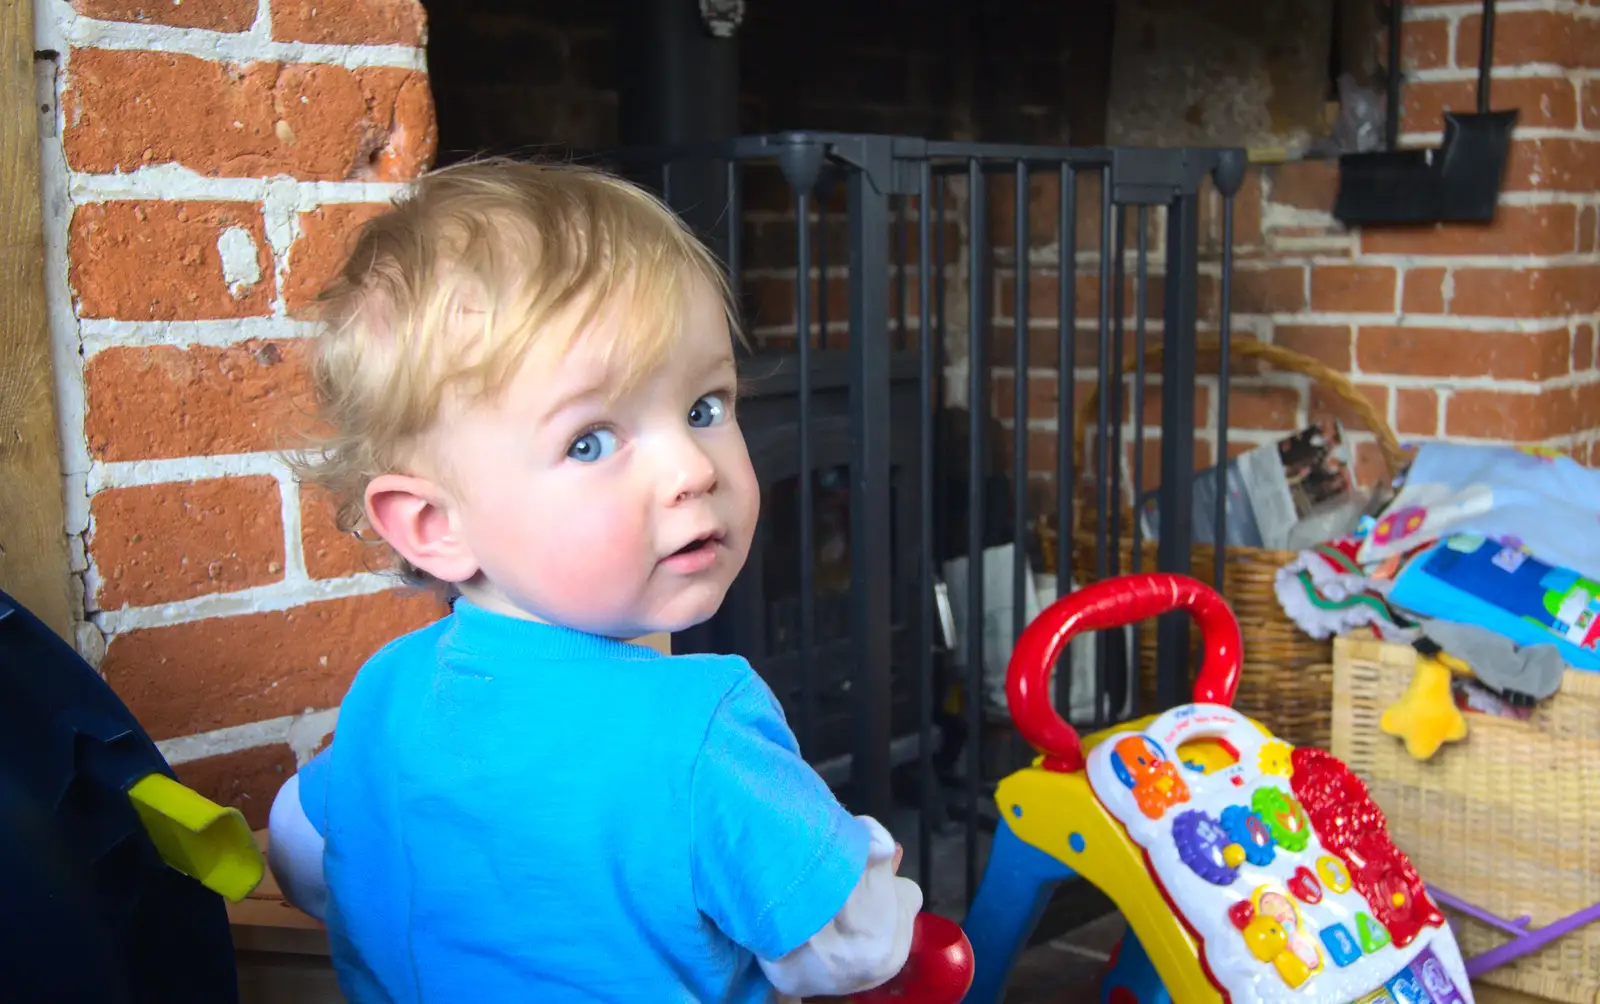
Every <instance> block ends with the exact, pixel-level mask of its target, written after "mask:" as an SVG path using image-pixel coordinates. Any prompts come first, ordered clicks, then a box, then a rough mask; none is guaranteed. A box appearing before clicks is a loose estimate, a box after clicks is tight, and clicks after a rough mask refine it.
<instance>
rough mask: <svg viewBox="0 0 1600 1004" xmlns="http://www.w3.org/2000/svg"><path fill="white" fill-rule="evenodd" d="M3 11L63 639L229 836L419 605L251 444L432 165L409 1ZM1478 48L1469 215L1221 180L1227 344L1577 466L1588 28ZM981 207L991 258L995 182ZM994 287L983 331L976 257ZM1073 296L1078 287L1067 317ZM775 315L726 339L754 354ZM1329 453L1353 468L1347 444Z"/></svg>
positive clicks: (167, 1) (288, 407)
mask: <svg viewBox="0 0 1600 1004" xmlns="http://www.w3.org/2000/svg"><path fill="white" fill-rule="evenodd" d="M1476 9H1477V5H1476V4H1475V3H1438V2H1413V3H1412V4H1411V5H1410V8H1409V13H1408V22H1407V25H1406V36H1407V37H1406V39H1405V51H1406V53H1407V55H1408V64H1409V66H1408V69H1409V70H1410V71H1411V74H1412V79H1411V80H1410V82H1409V83H1408V86H1407V90H1406V108H1405V122H1404V137H1403V138H1404V141H1405V142H1406V143H1407V144H1411V145H1415V144H1424V143H1436V142H1437V141H1438V136H1437V130H1438V128H1439V112H1440V110H1441V109H1442V108H1444V107H1453V108H1470V106H1471V103H1472V94H1473V91H1472V83H1471V80H1472V77H1473V62H1474V60H1475V57H1476V52H1477V41H1476V39H1477V31H1478V17H1477V14H1476ZM35 10H36V34H37V36H38V45H37V48H38V49H40V50H42V51H48V52H53V53H56V54H57V60H58V64H57V72H56V77H55V90H54V93H55V95H56V96H57V99H58V104H57V107H56V108H55V109H53V110H51V111H49V112H48V113H47V114H46V116H45V118H44V119H43V120H42V122H43V125H42V127H41V155H42V170H43V186H44V198H45V221H46V244H47V249H48V252H49V267H48V272H47V282H48V296H49V305H50V318H51V328H52V333H53V341H54V348H55V361H56V368H57V374H56V393H57V405H58V410H59V413H60V430H61V438H62V442H63V444H64V445H63V453H64V456H63V463H64V470H65V472H66V477H65V496H66V504H67V514H68V526H67V533H68V535H69V536H70V539H71V552H72V560H73V571H74V573H75V577H76V581H77V584H78V587H79V590H80V592H79V599H80V600H81V609H79V610H78V611H77V615H78V619H77V623H76V642H77V645H78V647H79V649H80V651H82V652H83V653H84V654H85V656H87V657H88V658H89V659H90V660H91V661H93V662H95V663H96V664H98V665H99V666H100V668H101V670H102V671H103V672H104V674H105V676H106V679H107V680H108V681H109V682H110V683H111V685H112V686H113V687H114V688H115V689H116V690H117V692H118V693H119V694H121V695H122V697H123V698H124V699H125V700H126V701H127V703H128V704H129V706H130V707H131V708H132V710H133V712H134V713H135V714H136V715H137V716H138V717H139V719H140V720H141V721H142V722H143V723H144V724H145V726H146V727H147V728H148V729H149V731H150V732H151V734H152V736H153V737H154V738H155V739H157V740H158V741H160V742H161V744H162V748H163V750H164V751H165V752H166V753H167V755H168V757H169V758H170V759H171V760H172V762H173V763H174V765H175V766H176V767H177V769H178V772H179V773H180V775H181V776H182V777H183V778H184V779H185V780H186V781H187V782H188V783H190V784H191V785H193V786H195V787H197V788H198V789H200V790H201V791H203V792H205V793H206V794H208V795H210V796H211V797H213V798H216V799H218V800H220V801H223V802H226V803H231V804H235V805H238V806H240V807H241V808H242V809H243V810H244V812H245V814H246V816H247V818H249V819H250V821H251V822H252V824H254V825H257V826H260V825H263V824H264V821H265V818H266V811H267V808H268V805H269V804H270V800H271V796H272V794H273V792H274V791H275V790H276V788H277V786H278V785H279V784H281V783H282V781H283V779H284V777H285V776H287V775H288V774H289V773H290V772H292V771H293V770H294V769H295V766H296V764H297V762H302V761H303V760H304V759H306V758H307V757H308V756H309V755H310V754H311V753H312V752H313V751H314V750H315V749H316V748H317V747H318V746H319V744H321V743H322V742H324V741H325V739H326V737H327V735H328V734H329V733H330V731H331V729H332V727H333V724H334V719H335V716H336V709H335V705H336V704H337V702H338V700H339V698H340V696H341V694H342V693H343V691H344V688H345V687H346V685H347V684H348V681H349V680H350V678H351V675H352V674H353V673H354V671H355V670H356V669H357V667H358V666H359V665H360V663H361V661H362V660H363V659H364V658H365V657H366V656H367V655H368V654H370V653H371V652H372V651H373V650H374V649H376V648H377V647H378V646H379V645H380V644H382V643H383V642H385V641H387V640H388V639H389V638H391V637H393V636H395V635H396V634H398V633H400V632H402V631H404V630H407V629H410V628H413V627H416V626H418V625H421V624H423V623H425V622H426V621H428V620H429V619H431V618H433V617H436V616H438V614H439V613H440V608H439V607H438V606H437V605H436V604H434V603H433V602H431V601H429V600H427V599H423V598H419V597H417V596H414V595H407V594H403V593H401V592H398V591H394V590H392V589H390V588H389V583H388V581H387V580H386V579H385V578H383V577H382V576H381V575H379V574H375V572H374V570H375V569H378V568H379V567H380V564H381V563H380V561H379V559H378V558H377V557H376V555H375V554H374V553H373V552H370V551H368V550H366V549H365V548H363V546H362V545H360V544H359V543H357V542H355V541H352V540H350V539H348V538H345V537H342V536H340V535H339V534H338V533H336V532H335V531H334V529H333V528H332V526H331V524H330V521H329V512H328V508H327V506H326V505H325V503H324V502H323V501H322V500H320V499H318V498H317V497H315V496H314V495H310V494H305V495H303V494H302V493H301V491H300V490H299V489H298V488H297V487H296V485H295V484H294V482H293V481H292V480H291V479H290V478H289V476H288V474H287V472H286V471H285V470H284V469H283V468H282V467H281V466H280V465H279V464H278V463H277V461H276V460H275V459H274V455H273V453H272V452H271V451H272V450H273V449H274V448H276V447H279V446H281V445H283V443H282V440H281V439H280V438H278V437H279V436H280V435H281V433H282V431H283V430H285V429H292V428H294V427H295V425H296V423H298V422H300V421H302V420H303V418H302V416H303V408H304V406H305V403H306V398H307V384H306V379H305V372H304V368H303V360H304V352H303V348H302V347H303V341H302V338H303V336H304V335H305V334H306V333H307V328H306V326H305V322H304V316H305V311H306V308H307V306H308V304H309V303H310V300H311V298H312V296H313V294H314V292H315V290H316V289H317V287H318V284H319V283H320V282H321V281H322V280H323V279H324V278H325V277H326V276H327V275H328V272H329V269H330V268H331V267H332V266H333V264H334V262H335V260H336V259H337V256H338V254H339V250H340V248H341V246H342V241H343V240H344V239H345V237H346V235H347V234H348V233H349V232H350V230H351V228H352V226H353V225H355V224H356V223H357V222H358V221H360V220H361V219H363V218H365V217H366V216H367V215H369V214H371V213H372V212H374V211H376V210H377V209H378V208H379V207H380V205H381V203H382V202H383V201H384V200H385V199H388V198H389V197H391V196H392V195H393V194H395V192H396V191H397V190H398V186H400V185H402V184H403V183H404V182H406V181H407V180H408V179H410V178H414V177H415V176H416V175H417V174H418V172H420V171H422V170H423V169H425V167H426V166H427V165H428V164H429V163H430V162H431V159H432V157H433V155H434V145H435V132H434V112H433V105H432V99H431V96H430V89H429V85H428V80H427V77H426V76H425V60H424V53H423V49H422V48H421V45H422V42H423V39H424V33H425V23H424V15H423V11H422V9H421V7H420V5H419V4H418V3H417V2H416V0H206V2H187V3H182V4H177V3H173V2H171V0H70V2H69V0H36V2H35ZM1495 63H1496V74H1497V77H1496V81H1495V91H1494V96H1495V105H1496V107H1510V106H1515V107H1517V108H1518V109H1519V110H1520V113H1521V118H1520V122H1519V126H1518V129H1517V132H1516V137H1515V143H1514V146H1513V149H1512V154H1511V163H1510V168H1509V172H1508V176H1507V179H1506V194H1505V196H1504V199H1503V202H1502V206H1501V209H1500V212H1499V214H1498V216H1497V218H1496V220H1495V222H1494V223H1493V225H1491V226H1487V227H1466V226H1452V227H1442V228H1429V229H1425V230H1419V231H1407V232H1399V231H1385V232H1371V233H1359V232H1347V231H1345V230H1343V229H1342V228H1340V227H1338V226H1337V225H1335V224H1334V223H1333V221H1332V219H1331V218H1330V216H1329V213H1328V209H1329V206H1330V205H1331V202H1332V197H1333V191H1334V185H1335V174H1334V169H1333V168H1332V167H1331V166H1330V165H1326V164H1312V163H1306V164H1292V165H1285V166H1279V167H1272V168H1266V169H1263V170H1260V171H1255V172H1252V174H1251V176H1250V179H1249V180H1248V181H1247V183H1246V187H1245V190H1244V192H1243V193H1242V195H1241V197H1240V199H1239V205H1238V218H1237V219H1238V223H1237V227H1238V229H1237V244H1238V247H1239V258H1238V264H1237V273H1236V281H1235V287H1234V289H1235V299H1234V305H1235V310H1236V315H1237V316H1236V317H1235V318H1234V329H1235V331H1236V332H1237V333H1238V335H1239V336H1240V337H1255V338H1260V339H1264V340H1269V341H1274V342H1277V343H1280V344H1284V345H1287V346H1290V347H1292V348H1294V349H1297V350H1299V351H1302V352H1305V353H1308V354H1310V355H1313V356H1315V357H1317V358H1319V359H1322V360H1324V361H1325V362H1328V363H1329V364H1331V365H1333V366H1335V367H1337V368H1339V369H1340V370H1342V371H1345V372H1349V373H1351V374H1353V375H1354V378H1355V380H1356V382H1357V383H1358V384H1359V386H1360V387H1361V388H1362V390H1363V391H1364V392H1365V393H1367V394H1368V395H1370V396H1371V397H1372V398H1373V399H1374V400H1375V401H1376V402H1377V403H1378V405H1379V407H1380V410H1383V411H1384V412H1385V413H1386V414H1387V415H1388V417H1389V420H1390V421H1391V423H1392V424H1393V425H1394V426H1395V428H1396V429H1397V430H1398V431H1399V432H1400V433H1401V434H1402V436H1403V437H1423V436H1445V437H1449V438H1453V439H1467V440H1488V441H1495V440H1499V441H1506V440H1509V441H1517V442H1537V443H1549V444H1554V445H1558V446H1561V447H1563V448H1567V449H1570V450H1571V452H1572V453H1573V454H1574V455H1575V456H1577V457H1578V458H1579V459H1582V460H1585V461H1587V462H1589V463H1600V371H1597V369H1596V357H1597V354H1600V346H1597V344H1596V338H1597V334H1596V321H1597V316H1600V7H1596V6H1594V5H1592V4H1580V3H1576V2H1568V0H1507V2H1505V3H1502V4H1501V5H1500V16H1499V21H1498V25H1497V35H1496V60H1495ZM1040 181H1041V182H1043V181H1044V179H1040ZM1052 186H1053V182H1051V183H1050V184H1043V183H1041V184H1040V186H1039V192H1038V193H1037V198H1036V199H1035V217H1036V218H1035V220H1034V222H1033V229H1032V233H1033V235H1034V236H1035V240H1036V242H1037V244H1038V246H1039V249H1040V252H1041V254H1040V260H1041V261H1046V260H1048V261H1053V260H1054V259H1053V252H1052V253H1050V254H1048V255H1046V254H1045V250H1046V249H1047V248H1048V247H1051V246H1053V244H1054V241H1055V234H1054V232H1053V223H1052V221H1053V219H1054V217H1055V207H1054V205H1053V204H1052V199H1053V194H1051V188H1052ZM994 194H995V204H994V211H995V212H996V213H997V214H999V215H998V216H997V226H996V228H995V234H994V238H995V241H996V244H997V245H999V246H1006V245H1007V244H1008V243H1009V242H1010V241H1011V240H1012V238H1011V234H1010V232H1009V229H1010V227H1011V226H1012V225H1013V221H1011V220H1009V219H1008V218H1007V216H1006V213H1007V212H1008V209H1007V207H1009V205H1010V197H1009V195H1008V194H1007V193H1004V192H996V193H994ZM1083 201H1084V204H1087V205H1094V204H1095V201H1096V200H1095V199H1094V198H1093V197H1092V193H1090V192H1087V191H1086V192H1085V193H1084V197H1083ZM1209 220H1210V222H1209V223H1208V227H1210V228H1211V229H1210V230H1209V231H1208V232H1209V233H1210V235H1211V240H1212V243H1213V250H1214V245H1215V242H1216V235H1217V229H1218V227H1217V222H1216V221H1217V215H1216V214H1215V212H1214V211H1213V212H1212V213H1210V214H1209ZM781 224H782V221H781V220H780V219H777V218H776V217H773V218H770V219H768V220H767V221H766V222H762V221H761V219H759V218H757V219H755V220H754V222H753V223H752V225H753V226H754V227H755V228H756V229H758V230H759V229H760V228H761V227H764V226H770V227H774V228H776V227H779V226H781ZM1083 225H1084V233H1082V234H1080V236H1079V248H1080V249H1084V250H1091V251H1092V250H1093V249H1094V241H1095V234H1094V233H1093V230H1094V227H1095V224H1094V221H1093V219H1092V214H1089V215H1086V217H1085V219H1084V223H1083ZM1213 274H1214V272H1213ZM749 281H750V282H751V283H753V284H757V288H761V287H762V286H763V285H764V286H765V291H766V293H767V294H770V295H771V296H772V297H773V298H772V299H770V300H768V299H766V297H763V298H762V299H763V302H770V303H784V302H787V301H785V300H783V299H782V297H783V296H784V295H786V294H785V290H786V289H787V288H789V286H788V284H789V283H790V282H792V277H791V278H788V279H786V278H785V277H784V276H783V275H782V274H780V273H777V272H773V271H768V272H765V273H761V272H752V274H751V275H750V277H749ZM1054 281H1055V280H1054V275H1053V273H1052V272H1049V271H1047V270H1045V269H1041V270H1040V271H1039V272H1037V273H1036V274H1035V275H1034V281H1033V282H1032V285H1031V288H1032V291H1033V297H1034V303H1033V306H1032V311H1031V316H1032V318H1033V320H1034V323H1036V324H1039V325H1040V326H1041V327H1042V328H1049V327H1053V325H1054V314H1053V313H1052V311H1053V309H1054V308H1053V304H1054V300H1055V293H1054ZM999 288H1000V291H1001V293H1000V297H999V299H998V302H997V308H996V313H997V319H996V320H997V323H996V337H997V343H1007V342H1009V331H1008V330H1007V325H1008V323H1009V322H1008V320H1007V317H1008V316H1009V315H1010V313H1011V307H1010V306H1009V305H1008V299H1007V298H1008V293H1007V292H1006V291H1007V290H1008V289H1010V288H1013V287H1012V285H1011V283H1010V281H1009V280H1007V279H1006V278H1005V277H1004V271H1002V280H1001V282H1000V284H999ZM1153 300H1154V301H1155V302H1158V301H1159V298H1153ZM1093 301H1094V285H1093V283H1092V282H1083V283H1080V293H1079V303H1080V308H1081V309H1082V310H1083V315H1082V316H1083V317H1084V318H1085V319H1087V318H1090V317H1092V316H1093V312H1094V311H1095V310H1096V305H1095V303H1094V302H1093ZM835 302H842V300H836V301H835ZM784 309H787V308H784ZM785 319H786V318H785V317H783V316H776V317H774V316H771V315H766V316H762V317H759V318H758V323H760V324H766V325H770V326H772V327H771V328H770V329H768V330H767V333H768V334H777V333H778V332H779V331H780V330H781V328H782V324H783V322H784V321H785ZM1050 341H1051V339H1048V338H1044V337H1041V338H1036V339H1034V340H1033V344H1034V345H1035V347H1036V348H1037V349H1038V351H1039V353H1040V354H1039V355H1037V356H1036V357H1035V363H1036V364H1037V365H1038V366H1040V367H1041V368H1040V370H1039V371H1038V373H1037V374H1036V375H1034V376H1033V377H1032V379H1030V381H1029V397H1030V401H1031V402H1032V403H1031V408H1032V412H1033V414H1035V415H1036V416H1037V417H1036V418H1035V419H1034V425H1035V426H1036V428H1035V430H1034V432H1033V437H1032V444H1033V447H1034V450H1035V453H1036V456H1035V459H1034V468H1035V469H1036V470H1042V469H1046V466H1047V464H1048V463H1049V462H1050V458H1051V457H1052V456H1053V450H1054V446H1053V443H1054V437H1055V435H1056V432H1055V429H1054V424H1053V418H1052V416H1053V415H1054V398H1055V388H1054V386H1053V381H1054V378H1053V367H1054V364H1055V360H1054V359H1053V358H1051V357H1049V356H1048V355H1045V354H1044V353H1046V352H1047V351H1050V345H1049V343H1050ZM995 350H996V351H995V354H994V356H993V358H995V359H997V360H1008V359H1009V358H1010V356H1009V348H1008V347H1006V346H1005V345H1004V344H997V345H996V347H995ZM1093 364H1094V360H1092V359H1085V360H1080V366H1084V365H1087V366H1089V367H1092V366H1093ZM1092 372H1093V370H1092V368H1091V369H1088V370H1086V371H1084V373H1085V376H1087V375H1088V374H1092ZM996 380H997V388H996V389H997V391H998V392H999V393H997V394H996V396H995V407H996V413H997V415H1002V416H1009V415H1010V409H1011V400H1010V397H1009V395H1010V393H1011V392H1012V391H1011V386H1012V384H1011V373H1010V372H1009V370H999V371H997V374H996ZM1201 397H1202V406H1203V407H1206V408H1210V407H1212V405H1211V401H1212V398H1213V395H1212V394H1211V393H1209V390H1203V391H1202V392H1201ZM1152 403H1154V402H1152ZM1317 406H1318V402H1317V401H1316V400H1315V396H1314V395H1313V394H1312V393H1311V392H1309V391H1308V389H1307V388H1306V387H1305V385H1304V384H1303V383H1299V382H1296V381H1294V380H1290V379H1287V378H1282V377H1274V376H1267V377H1264V378H1260V379H1254V380H1252V379H1245V380H1243V381H1241V383H1240V384H1239V386H1238V388H1237V389H1236V392H1235V394H1234V397H1233V422H1234V425H1235V428H1236V429H1237V430H1239V431H1238V432H1237V433H1236V435H1235V438H1236V439H1240V440H1243V441H1248V440H1249V439H1250V438H1251V432H1252V431H1254V432H1255V433H1258V434H1259V435H1257V437H1256V438H1258V439H1259V438H1260V437H1262V436H1265V435H1266V434H1267V433H1268V432H1270V431H1272V430H1282V429H1288V428H1291V427H1292V426H1294V424H1295V423H1297V422H1299V421H1301V420H1303V419H1304V417H1305V415H1306V414H1307V411H1308V409H1314V408H1316V407H1317ZM1362 449H1363V459H1364V463H1365V465H1366V468H1367V473H1368V475H1369V476H1370V474H1371V473H1372V471H1371V465H1372V463H1373V462H1374V460H1375V454H1374V453H1373V452H1372V447H1371V444H1370V441H1368V442H1367V443H1366V444H1365V445H1364V446H1363V448H1362ZM1200 452H1201V453H1202V456H1201V458H1200V459H1201V460H1202V461H1209V459H1210V458H1209V456H1207V455H1205V454H1206V453H1207V448H1202V449H1201V451H1200Z"/></svg>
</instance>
